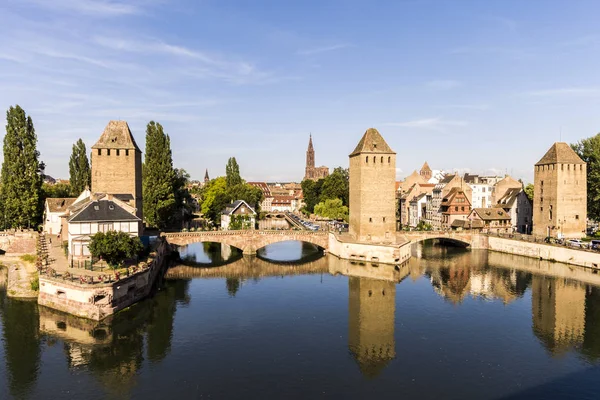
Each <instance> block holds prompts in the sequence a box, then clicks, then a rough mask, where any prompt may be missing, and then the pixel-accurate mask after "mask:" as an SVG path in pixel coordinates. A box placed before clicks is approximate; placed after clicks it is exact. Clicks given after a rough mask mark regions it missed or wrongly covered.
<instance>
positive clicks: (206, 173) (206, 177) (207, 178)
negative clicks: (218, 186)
mask: <svg viewBox="0 0 600 400" xmlns="http://www.w3.org/2000/svg"><path fill="white" fill-rule="evenodd" d="M208 182H210V178H209V176H208V168H207V169H206V172H205V173H204V183H205V184H207V183H208Z"/></svg>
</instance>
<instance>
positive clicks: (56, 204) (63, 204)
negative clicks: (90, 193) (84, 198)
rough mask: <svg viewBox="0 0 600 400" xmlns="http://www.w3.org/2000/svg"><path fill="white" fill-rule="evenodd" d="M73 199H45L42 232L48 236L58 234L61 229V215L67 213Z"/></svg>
mask: <svg viewBox="0 0 600 400" xmlns="http://www.w3.org/2000/svg"><path fill="white" fill-rule="evenodd" d="M74 201H75V197H61V198H47V199H46V201H45V202H44V232H46V233H48V234H50V235H57V234H58V233H60V229H61V227H62V222H61V219H60V217H61V215H63V214H64V213H65V212H67V209H68V208H69V206H70V205H71V204H73V202H74Z"/></svg>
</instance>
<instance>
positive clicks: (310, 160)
mask: <svg viewBox="0 0 600 400" xmlns="http://www.w3.org/2000/svg"><path fill="white" fill-rule="evenodd" d="M311 168H313V169H314V168H315V149H314V147H313V143H312V134H311V135H310V136H309V139H308V150H306V172H307V173H308V171H309V169H311Z"/></svg>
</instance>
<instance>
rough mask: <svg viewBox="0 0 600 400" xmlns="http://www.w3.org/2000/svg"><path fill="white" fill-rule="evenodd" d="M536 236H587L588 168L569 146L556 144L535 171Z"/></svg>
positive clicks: (534, 227) (534, 228)
mask: <svg viewBox="0 0 600 400" xmlns="http://www.w3.org/2000/svg"><path fill="white" fill-rule="evenodd" d="M533 198H534V207H533V234H534V235H539V236H552V237H557V236H561V235H562V236H563V237H565V238H581V237H582V236H585V228H586V219H587V166H586V163H585V162H584V161H583V160H582V159H581V158H579V156H578V155H577V153H575V152H574V151H573V149H571V147H570V146H569V145H568V144H567V143H561V142H557V143H554V144H553V145H552V147H551V148H550V150H548V152H547V153H546V154H545V155H544V157H542V159H541V160H540V161H538V163H537V164H535V170H534V197H533Z"/></svg>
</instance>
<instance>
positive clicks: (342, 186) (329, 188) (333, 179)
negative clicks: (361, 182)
mask: <svg viewBox="0 0 600 400" xmlns="http://www.w3.org/2000/svg"><path fill="white" fill-rule="evenodd" d="M349 197H350V185H349V175H348V170H347V169H344V168H342V167H337V168H336V169H334V170H333V172H332V173H331V175H329V176H327V177H326V178H325V179H324V180H323V186H322V188H321V193H320V195H319V201H324V200H327V199H341V200H342V203H343V204H344V205H345V206H348V200H349Z"/></svg>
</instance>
